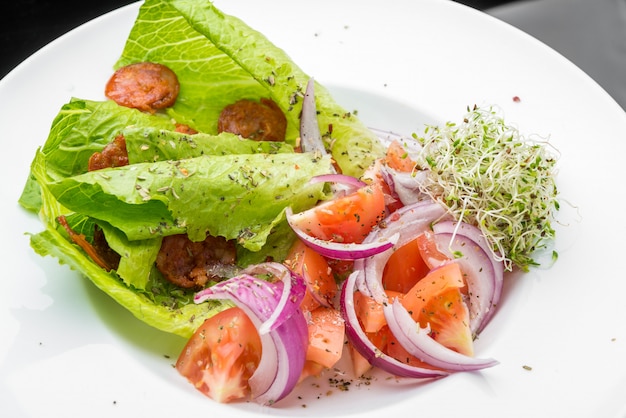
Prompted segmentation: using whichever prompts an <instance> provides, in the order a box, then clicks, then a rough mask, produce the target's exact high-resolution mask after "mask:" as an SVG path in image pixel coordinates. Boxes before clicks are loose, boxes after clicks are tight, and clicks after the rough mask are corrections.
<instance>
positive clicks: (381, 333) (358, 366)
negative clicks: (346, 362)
mask: <svg viewBox="0 0 626 418" xmlns="http://www.w3.org/2000/svg"><path fill="white" fill-rule="evenodd" d="M365 334H366V335H367V338H369V340H370V341H371V342H372V343H373V344H374V345H375V346H376V347H377V348H378V349H379V350H380V351H383V352H386V350H387V343H388V341H389V336H390V335H391V331H389V327H388V326H387V325H385V326H383V327H382V328H381V329H380V330H378V331H376V332H366V333H365ZM349 348H350V350H349V353H350V360H351V361H352V370H353V371H354V376H355V377H357V378H358V377H361V376H363V375H364V374H365V372H367V371H368V370H369V369H371V368H372V365H371V364H370V363H369V361H367V359H366V358H365V357H363V356H362V355H361V353H359V352H358V351H357V350H356V349H355V348H354V347H353V346H352V345H349Z"/></svg>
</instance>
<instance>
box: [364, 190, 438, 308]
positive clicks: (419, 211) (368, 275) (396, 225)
mask: <svg viewBox="0 0 626 418" xmlns="http://www.w3.org/2000/svg"><path fill="white" fill-rule="evenodd" d="M445 216H446V210H445V209H444V208H443V207H442V206H441V205H439V204H438V203H435V202H432V201H423V202H418V203H415V204H413V205H409V206H404V207H402V208H400V209H398V210H397V211H395V212H394V213H392V214H391V215H389V216H388V217H387V218H386V219H385V220H384V221H383V224H384V225H385V228H379V229H376V230H374V231H372V232H371V233H370V234H369V235H368V236H367V237H366V238H365V240H363V245H366V244H370V243H372V242H380V241H381V240H386V239H389V237H391V236H395V235H396V234H397V235H398V236H399V238H398V239H397V242H396V243H395V245H394V247H395V248H400V247H402V246H403V245H405V244H407V243H408V242H410V241H412V240H414V239H415V238H417V236H418V235H420V234H421V233H423V232H424V231H426V230H429V229H430V228H431V226H432V224H433V223H434V222H436V221H438V220H440V219H443V218H445ZM392 254H393V249H387V250H385V251H383V252H380V253H378V254H375V255H374V256H371V257H368V258H365V259H363V260H362V261H361V262H358V263H355V266H354V269H355V271H357V273H358V277H357V286H358V288H359V290H360V291H361V292H363V293H364V294H365V295H367V296H370V297H372V298H373V299H374V300H375V301H376V302H378V303H383V302H385V301H386V299H387V296H386V295H385V291H384V289H383V284H382V276H383V270H384V268H385V264H387V261H389V258H390V257H391V255H392Z"/></svg>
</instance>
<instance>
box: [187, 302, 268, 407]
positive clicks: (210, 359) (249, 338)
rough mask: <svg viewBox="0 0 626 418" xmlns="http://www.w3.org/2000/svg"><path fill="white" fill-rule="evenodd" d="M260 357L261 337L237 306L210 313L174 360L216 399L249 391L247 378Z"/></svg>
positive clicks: (233, 397) (224, 399)
mask: <svg viewBox="0 0 626 418" xmlns="http://www.w3.org/2000/svg"><path fill="white" fill-rule="evenodd" d="M260 360H261V339H260V337H259V334H258V332H257V330H256V328H255V327H254V324H253V323H252V321H251V320H250V318H249V317H248V316H247V315H246V314H245V312H244V311H243V310H241V309H240V308H237V307H233V308H228V309H226V310H224V311H222V312H219V313H218V314H216V315H214V316H212V317H210V318H209V319H207V320H206V321H204V323H203V324H202V325H201V326H200V327H199V328H198V329H197V330H196V332H195V333H194V334H193V335H192V337H191V338H190V339H189V341H188V342H187V344H186V345H185V347H184V349H183V351H182V352H181V353H180V356H179V357H178V360H177V362H176V369H177V370H178V372H179V373H180V374H181V375H183V376H184V377H186V378H187V380H188V381H189V382H190V383H191V384H192V385H193V386H194V387H195V388H196V389H198V390H199V391H200V392H202V393H203V394H205V395H207V396H208V397H210V398H212V399H214V400H216V401H217V402H222V403H226V402H232V401H234V400H237V399H241V398H244V397H246V396H248V395H249V393H250V387H249V385H248V379H249V378H250V376H252V374H253V373H254V371H255V370H256V368H257V366H258V364H259V361H260Z"/></svg>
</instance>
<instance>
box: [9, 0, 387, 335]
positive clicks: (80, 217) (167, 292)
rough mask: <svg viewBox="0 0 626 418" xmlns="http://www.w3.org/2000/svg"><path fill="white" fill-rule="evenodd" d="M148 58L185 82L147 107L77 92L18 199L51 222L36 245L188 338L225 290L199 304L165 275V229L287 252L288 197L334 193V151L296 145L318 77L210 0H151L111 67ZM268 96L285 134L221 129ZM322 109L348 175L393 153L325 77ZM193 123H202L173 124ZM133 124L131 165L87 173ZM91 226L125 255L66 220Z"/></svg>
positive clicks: (252, 249)
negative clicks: (108, 257)
mask: <svg viewBox="0 0 626 418" xmlns="http://www.w3.org/2000/svg"><path fill="white" fill-rule="evenodd" d="M139 61H153V62H159V63H162V64H164V65H167V66H168V67H170V68H171V69H172V70H173V71H174V72H175V73H176V74H177V77H178V79H179V82H180V86H181V89H180V94H179V97H178V99H177V102H176V104H175V105H174V106H173V107H172V108H169V109H167V110H166V111H165V112H157V113H155V114H147V113H143V112H140V111H137V110H134V109H128V108H125V107H121V106H118V105H117V104H116V103H114V102H112V101H103V102H97V101H90V100H85V99H80V98H73V99H72V100H71V101H70V102H69V103H67V104H65V105H64V106H63V107H62V108H61V110H60V112H59V114H58V115H57V117H56V118H55V120H54V121H53V124H52V127H51V130H50V134H49V136H48V138H47V140H46V142H45V143H44V145H43V146H42V147H41V148H40V149H38V150H37V152H36V153H35V158H34V159H33V163H32V165H31V175H30V176H29V178H28V179H27V182H26V186H25V187H24V191H23V193H22V195H21V197H20V204H22V206H24V207H25V208H26V209H28V210H33V211H37V212H38V213H39V215H40V218H41V219H42V222H43V224H44V226H45V230H44V231H42V232H40V233H37V234H33V235H31V245H32V247H33V249H34V250H35V251H36V252H37V253H38V254H40V255H42V256H48V255H50V256H54V257H57V258H58V259H59V261H60V262H61V263H62V264H67V265H69V266H70V267H71V268H73V269H75V270H77V271H79V272H81V273H82V274H84V275H85V276H86V277H88V278H89V279H90V280H91V281H93V282H94V283H95V284H96V285H97V286H98V287H99V288H100V289H102V290H103V291H104V292H106V293H107V294H109V295H110V296H111V297H113V298H114V299H115V300H116V301H117V302H118V303H120V304H121V305H122V306H124V307H126V308H127V309H128V310H129V311H131V312H132V313H133V314H134V315H135V316H136V317H137V318H139V319H140V320H142V321H144V322H146V323H147V324H148V325H150V326H153V327H156V328H158V329H161V330H163V331H166V332H172V333H175V334H178V335H181V336H184V337H189V336H190V335H191V334H192V333H193V331H194V330H195V329H196V328H197V326H199V325H200V324H201V323H202V320H203V319H204V318H206V317H208V316H211V315H213V314H214V313H216V312H217V311H218V310H221V309H223V308H224V307H226V306H229V304H228V302H215V301H213V302H205V303H203V304H200V305H196V304H194V303H193V300H192V297H193V292H192V291H186V290H181V289H178V288H176V287H175V286H174V285H172V284H170V283H169V282H167V281H166V280H164V279H163V277H162V276H161V274H160V272H159V271H158V270H157V269H156V268H155V266H154V260H155V257H156V254H157V252H158V249H159V248H160V242H161V239H162V237H163V236H166V235H171V234H177V233H186V234H188V235H189V237H190V238H191V239H193V240H201V239H204V237H205V236H206V235H207V234H211V235H215V236H224V237H225V238H227V239H233V240H235V241H236V242H237V257H238V263H239V264H240V265H241V266H245V265H248V264H250V263H258V262H261V261H264V260H265V259H266V258H268V257H270V258H273V259H275V260H282V259H283V258H284V256H285V254H286V252H287V251H288V249H289V247H290V246H291V243H292V242H293V239H294V234H293V231H291V229H290V228H289V226H288V224H287V222H286V220H285V214H284V211H285V208H286V207H288V206H290V207H292V208H293V210H294V211H300V210H304V209H306V208H308V207H311V206H313V205H315V204H316V202H317V201H319V200H320V199H323V198H324V197H325V194H324V190H323V187H322V185H320V184H316V185H312V184H310V183H309V182H308V180H309V179H310V178H311V177H313V176H315V175H319V174H325V173H328V172H330V170H331V162H332V161H331V159H330V158H329V157H322V158H320V156H319V155H317V156H316V155H313V154H306V153H295V152H294V148H295V146H296V145H297V141H298V135H299V124H300V120H299V118H300V113H301V108H302V97H303V94H304V89H305V86H306V84H307V82H308V80H309V79H310V77H309V76H308V75H307V74H306V73H305V72H304V71H303V70H301V69H300V68H299V67H298V66H297V65H296V64H295V63H294V62H293V61H292V60H291V59H290V58H289V56H288V55H287V54H286V53H285V52H284V51H283V50H281V49H279V48H278V47H276V46H275V45H273V44H272V43H271V42H270V41H269V40H268V39H267V38H265V37H264V36H263V35H262V34H261V33H259V32H258V31H255V30H254V29H252V28H250V27H248V26H247V25H246V24H245V23H244V22H242V21H241V20H239V19H237V18H235V17H233V16H228V15H225V14H223V13H222V12H221V11H220V10H218V9H217V8H215V7H214V5H213V4H212V3H211V2H210V1H208V0H204V1H183V0H173V1H160V0H146V1H145V2H144V3H143V4H142V6H141V7H140V10H139V14H138V16H137V19H136V21H135V24H134V26H133V28H132V30H131V32H130V34H129V37H128V40H127V43H126V44H125V46H124V49H123V51H122V53H121V56H120V58H119V60H118V61H117V62H116V63H115V66H114V68H119V67H121V66H123V65H126V64H130V63H133V62H139ZM263 97H269V98H271V99H272V100H274V102H276V103H277V104H278V106H279V107H280V108H281V109H282V111H283V112H284V113H285V115H286V118H287V122H288V127H287V138H286V142H285V143H268V142H256V141H251V140H245V139H241V138H239V137H238V136H235V135H231V134H225V133H222V134H218V133H217V119H218V116H219V113H220V112H221V110H222V109H223V108H224V107H225V106H226V105H228V104H231V103H233V102H235V101H237V100H239V99H243V98H247V99H253V100H256V99H260V98H263ZM316 102H317V103H316V105H317V109H318V121H319V124H320V126H321V127H323V130H324V132H322V134H323V136H324V140H325V141H326V146H327V148H328V149H329V151H330V152H331V154H332V158H333V159H334V160H335V161H336V163H337V164H338V165H339V166H340V168H341V170H342V172H343V173H345V174H349V175H353V176H357V177H358V176H360V175H361V174H362V173H363V171H364V170H365V169H366V168H367V167H368V166H369V165H370V164H371V162H372V161H374V159H375V158H377V157H379V156H381V155H383V152H384V150H383V148H382V146H381V145H380V143H379V142H378V140H377V138H376V137H375V135H374V134H373V133H371V132H370V131H369V130H368V129H367V128H366V127H365V126H364V125H363V124H362V123H361V122H360V121H359V120H358V119H357V118H356V117H355V116H354V115H352V114H350V113H349V112H347V111H345V110H344V109H343V108H342V107H341V106H340V105H339V104H337V103H336V102H335V101H334V99H333V98H332V96H331V95H330V93H329V92H328V91H327V90H326V89H325V88H324V87H323V86H322V85H321V84H319V83H316ZM178 123H184V124H187V125H189V126H190V127H192V128H195V129H196V130H197V131H199V132H200V133H198V134H195V135H187V134H182V133H178V132H175V128H176V125H177V124H178ZM117 135H124V138H125V139H126V144H127V150H128V154H129V162H130V165H128V166H124V167H116V168H110V169H104V170H98V171H94V172H88V170H87V168H88V162H89V158H90V157H91V155H92V154H93V153H94V152H98V151H101V150H102V149H103V148H104V147H105V146H106V145H107V144H108V143H110V142H111V141H112V140H113V139H114V138H115V137H116V136H117ZM61 215H63V216H66V217H67V219H68V223H70V225H71V226H72V228H73V229H74V230H75V231H77V232H79V233H81V234H83V235H84V236H85V237H86V239H87V240H88V241H89V240H92V239H93V230H94V227H95V225H97V226H98V227H100V228H101V229H102V230H103V232H104V233H105V236H106V239H107V242H108V243H109V245H110V246H111V247H112V248H113V249H114V250H115V251H116V252H117V253H118V254H120V256H121V259H120V264H119V267H118V268H117V270H112V271H110V272H107V271H105V270H104V269H102V268H100V267H99V266H98V265H97V264H96V263H94V262H93V261H92V260H91V259H90V257H88V256H87V255H86V254H85V253H84V251H83V250H82V249H80V248H79V247H78V246H76V245H75V244H73V243H72V241H71V239H70V238H69V237H68V236H67V233H66V232H65V230H64V229H63V228H60V227H59V225H58V223H57V221H56V219H57V217H58V216H61Z"/></svg>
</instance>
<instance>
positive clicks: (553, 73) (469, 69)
mask: <svg viewBox="0 0 626 418" xmlns="http://www.w3.org/2000/svg"><path fill="white" fill-rule="evenodd" d="M216 3H217V5H218V7H220V8H222V9H223V10H224V11H226V12H227V13H230V14H234V15H236V16H239V17H241V18H243V20H244V21H246V22H247V23H248V24H250V25H251V26H252V27H254V28H256V29H259V30H260V31H261V32H263V33H265V34H266V35H267V36H268V37H269V38H270V39H271V40H272V41H274V42H275V43H276V44H277V45H279V46H280V47H282V48H284V49H285V50H286V51H287V52H288V53H290V54H291V56H292V57H293V58H294V60H295V61H296V62H297V63H298V64H299V65H300V66H301V67H302V68H303V69H304V70H305V71H306V72H307V73H309V74H310V75H313V76H314V77H315V78H316V79H317V80H318V81H320V82H322V83H323V84H325V85H327V86H328V87H329V88H330V89H331V91H332V92H334V93H335V95H336V98H337V99H338V100H339V101H340V103H342V104H343V105H344V106H345V107H346V108H347V109H348V110H358V112H359V113H358V114H359V116H360V117H361V118H362V119H363V120H365V121H366V122H367V123H369V124H371V125H373V126H376V127H379V128H384V129H393V130H396V131H400V132H403V133H411V132H413V131H420V130H421V129H422V127H423V123H424V122H432V121H436V122H445V121H447V120H452V121H458V120H459V119H460V118H461V117H462V115H463V114H464V111H465V108H466V106H468V105H473V104H475V103H476V104H479V105H489V104H495V105H498V106H500V107H501V108H502V110H503V112H504V114H505V117H506V119H507V121H509V122H510V123H515V124H517V125H518V126H519V127H520V129H521V130H522V132H524V133H526V134H538V135H541V136H549V137H550V138H551V142H552V143H553V144H554V146H555V147H556V148H557V149H558V150H559V152H560V153H561V159H560V164H559V165H560V174H559V178H558V182H559V187H560V191H561V195H562V198H563V206H564V207H565V208H564V219H565V220H566V221H567V222H568V225H565V226H564V227H559V230H558V234H559V235H558V239H557V243H556V245H557V249H558V251H559V254H560V258H559V260H558V262H557V264H556V265H554V266H553V267H552V268H551V269H549V270H536V271H532V272H531V273H529V274H525V275H522V276H519V277H516V278H509V280H507V286H506V289H505V292H506V293H505V295H504V298H503V301H502V303H501V306H500V308H499V312H498V314H497V315H496V317H495V319H494V320H493V322H492V323H491V324H490V326H489V327H488V328H487V329H486V330H485V332H484V333H483V334H482V335H481V337H480V339H479V340H478V342H477V352H478V355H480V356H491V357H495V358H497V359H498V360H499V361H500V364H499V365H498V366H496V367H494V368H491V369H488V370H484V371H482V372H479V373H464V374H457V375H453V376H450V377H448V378H445V379H442V380H438V381H434V382H433V381H427V382H417V381H415V382H407V381H397V380H396V379H385V377H384V376H383V375H379V376H377V378H375V379H373V380H372V381H371V382H357V381H352V384H351V385H350V390H348V391H340V390H338V389H336V388H330V389H328V385H327V383H326V382H327V379H328V377H335V374H334V373H330V374H328V375H326V376H325V377H324V378H321V379H318V380H317V381H316V380H308V381H306V382H305V383H304V384H303V385H301V386H300V387H299V388H298V389H296V391H295V392H294V394H293V395H292V396H291V397H290V398H289V399H288V400H287V401H286V402H282V403H281V404H279V405H278V406H277V407H275V408H261V407H259V406H257V405H256V404H254V403H239V404H233V405H220V404H217V403H215V402H213V401H211V400H209V399H208V398H205V397H203V396H202V395H201V394H199V393H197V392H196V391H195V390H194V389H193V388H192V387H191V386H190V385H188V384H187V383H186V382H184V381H183V379H182V378H181V377H180V376H178V375H177V373H176V371H175V369H173V368H172V364H173V363H174V361H175V358H176V356H177V354H178V352H179V350H180V349H181V347H182V345H183V343H184V341H182V340H181V339H180V338H178V337H173V336H170V335H167V334H163V333H161V332H158V331H155V330H153V329H150V328H148V327H147V326H145V325H143V324H142V323H140V322H139V321H137V320H136V319H135V318H134V317H132V316H131V315H129V314H128V313H127V312H126V311H125V310H123V309H122V308H120V307H119V306H118V305H116V304H115V303H114V302H112V301H111V300H110V299H109V298H108V297H107V296H105V295H104V294H102V293H101V292H99V291H98V290H96V289H95V287H94V286H92V285H91V284H90V283H89V282H88V281H87V280H85V279H83V278H82V277H80V276H79V275H78V274H76V273H75V272H72V271H70V270H69V269H68V268H66V267H65V266H60V265H59V264H58V263H57V262H56V260H55V259H51V258H45V259H42V258H40V257H39V256H37V255H35V254H34V252H33V251H32V250H31V249H30V247H29V244H28V236H26V235H24V233H25V232H38V231H40V229H41V227H40V224H39V223H38V221H37V219H36V218H35V217H33V216H30V215H29V214H27V213H25V212H24V211H23V210H21V209H20V208H19V207H18V205H17V203H16V202H17V199H18V197H19V194H20V192H21V188H22V185H23V184H24V180H25V178H26V176H27V174H28V169H29V163H30V161H31V158H32V157H33V154H34V151H35V149H36V147H37V146H38V145H40V144H43V142H44V141H45V139H46V137H47V134H48V129H49V127H50V124H51V122H52V119H53V118H54V116H55V115H56V114H57V112H58V110H59V108H60V106H61V105H62V104H64V103H66V102H67V101H68V100H69V99H70V97H71V96H76V97H81V98H88V99H102V98H103V86H104V83H105V81H106V80H107V79H108V77H109V75H110V74H111V71H112V70H111V69H112V65H113V63H114V62H115V61H116V59H117V57H118V56H119V54H120V53H121V51H122V48H123V45H124V41H125V39H126V36H127V34H128V30H129V29H130V28H131V26H132V24H133V22H134V19H135V16H136V13H137V8H138V5H137V4H133V5H130V6H127V7H125V8H122V9H120V10H117V11H115V12H113V13H110V14H107V15H105V16H102V17H101V18H98V19H96V20H94V21H92V22H89V23H88V24H86V25H84V26H82V27H80V28H78V29H76V30H74V31H72V32H70V33H69V34H67V35H65V36H63V37H61V38H60V39H58V40H56V41H55V42H53V43H51V44H50V45H48V46H47V47H45V48H43V49H42V50H41V51H39V52H38V53H36V54H34V55H33V56H32V57H30V58H29V59H27V60H26V61H25V62H24V63H23V64H21V65H20V66H18V67H17V68H16V69H15V70H14V71H13V72H11V73H10V74H9V75H7V76H6V77H5V78H4V79H3V80H2V81H1V82H0V103H1V105H0V109H1V111H0V130H1V134H0V137H1V138H2V144H3V157H2V163H1V164H0V170H1V177H0V178H1V179H2V182H1V184H2V186H1V187H2V189H1V194H0V195H1V196H2V203H1V205H2V212H1V213H2V216H3V220H4V222H3V227H2V234H1V238H0V239H1V240H2V241H1V242H2V251H1V254H2V261H3V262H2V264H1V265H2V267H1V268H2V276H3V277H2V285H1V289H2V293H1V294H2V304H1V307H0V315H1V316H0V321H1V322H0V324H1V330H0V335H1V336H0V341H1V342H0V366H1V369H0V379H1V380H0V382H1V383H0V384H1V385H2V387H1V390H0V405H1V408H2V411H3V416H10V417H20V416H28V417H43V416H45V417H55V416H62V417H68V416H90V417H94V416H107V417H108V416H121V417H126V416H128V417H136V416H138V414H141V416H144V417H150V416H191V415H192V414H193V415H195V414H199V415H200V416H229V415H232V416H240V417H241V416H243V417H245V416H258V415H274V416H302V417H304V416H326V417H329V416H357V415H358V416H361V417H380V416H383V415H384V416H393V414H400V413H401V412H403V411H408V410H410V411H414V413H415V415H416V416H433V415H435V414H436V415H437V416H447V415H452V414H454V415H455V416H468V415H469V416H483V417H503V416H507V417H515V416H519V417H528V416H542V417H556V416H567V417H576V416H580V417H591V416H593V417H600V416H602V417H609V416H622V417H623V416H626V408H625V406H626V326H625V325H624V324H625V323H626V303H625V302H624V295H625V294H626V280H625V279H626V277H625V276H626V275H625V273H624V268H623V265H622V261H623V259H624V249H625V246H624V238H623V237H624V236H626V226H625V223H624V221H623V207H622V206H621V203H622V202H623V196H622V195H623V193H624V186H623V184H622V178H623V176H622V167H623V158H624V155H626V145H625V144H626V141H624V135H623V132H624V127H625V126H626V116H625V114H624V112H623V111H622V110H621V108H620V107H619V106H618V105H617V104H616V103H615V102H614V101H613V100H612V99H611V98H610V97H609V95H608V94H607V93H606V92H604V91H603V90H602V89H601V88H600V87H599V86H598V85H597V84H596V83H595V82H594V81H592V80H591V79H590V78H589V77H587V76H586V75H585V74H584V73H583V72H582V71H580V70H579V69H577V67H575V66H574V65H573V64H571V63H570V62H568V61H567V60H566V59H564V58H563V57H561V56H560V55H558V54H556V53H555V52H554V51H552V50H551V49H549V48H548V47H546V46H545V45H543V44H541V43H539V42H538V41H536V40H534V39H532V38H531V37H529V36H527V35H525V34H523V33H521V32H519V31H517V30H515V29H513V28H512V27H510V26H508V25H506V24H504V23H502V22H500V21H497V20H495V19H493V18H491V17H489V16H487V15H485V14H483V13H481V12H478V11H476V10H473V9H470V8H467V7H464V6H461V5H458V4H456V3H453V2H448V1H436V0H422V1H416V2H384V3H382V4H381V3H380V2H378V1H374V0H367V1H363V0H347V1H337V0H318V1H316V2H314V3H311V4H310V5H309V6H308V7H307V8H306V9H305V10H304V11H302V9H301V8H299V7H294V6H293V4H292V3H291V2H290V1H289V0H281V1H272V2H255V1H252V0H231V1H228V2H227V1H218V2H216ZM515 96H517V97H519V98H520V99H521V101H519V102H516V101H514V100H513V97H515ZM566 202H568V203H566ZM338 377H339V378H341V376H338ZM345 379H346V380H350V376H349V375H346V376H345ZM366 383H369V384H366Z"/></svg>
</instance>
